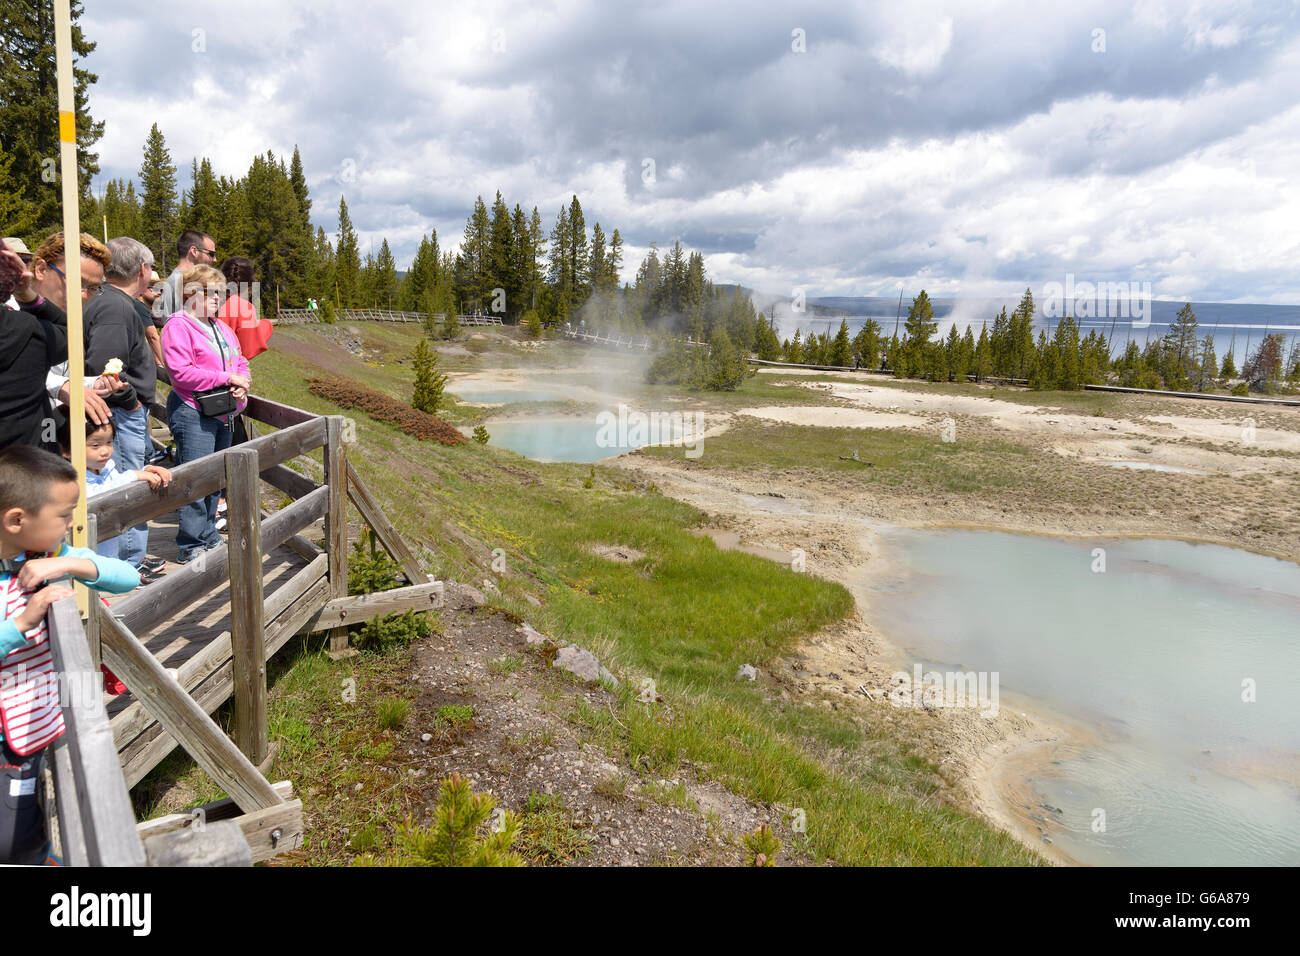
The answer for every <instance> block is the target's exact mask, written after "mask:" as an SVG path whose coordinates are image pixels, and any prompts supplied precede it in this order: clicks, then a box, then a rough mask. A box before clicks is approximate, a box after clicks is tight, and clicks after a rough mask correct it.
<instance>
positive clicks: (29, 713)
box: [0, 445, 140, 864]
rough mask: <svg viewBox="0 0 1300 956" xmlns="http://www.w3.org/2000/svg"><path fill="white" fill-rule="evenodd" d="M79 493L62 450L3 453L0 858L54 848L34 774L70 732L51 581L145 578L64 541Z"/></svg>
mask: <svg viewBox="0 0 1300 956" xmlns="http://www.w3.org/2000/svg"><path fill="white" fill-rule="evenodd" d="M77 497H78V489H77V471H76V469H75V468H73V467H72V465H71V463H69V462H67V461H65V460H64V459H62V458H60V457H59V456H58V455H52V454H50V453H49V452H47V451H42V450H41V449H39V448H33V447H31V446H29V445H11V446H10V447H8V448H6V449H5V450H4V451H0V594H3V611H2V612H0V614H2V615H3V616H2V617H0V732H2V734H3V736H2V738H0V863H24V864H40V863H43V862H45V860H46V858H47V855H48V852H49V843H48V841H47V838H46V835H45V814H44V812H43V809H42V807H41V800H40V795H39V794H38V793H37V784H38V774H39V771H40V764H41V757H42V754H43V752H44V750H45V748H46V747H47V746H49V745H50V743H52V742H53V741H54V740H56V739H57V738H58V737H59V736H60V735H61V734H62V733H63V729H64V728H63V712H62V710H61V709H60V707H59V693H58V681H57V675H56V674H55V673H54V662H53V660H52V658H51V656H50V645H49V641H48V635H47V633H46V626H45V614H46V612H47V611H48V610H49V608H50V605H51V604H53V603H54V602H55V601H58V600H59V599H61V598H65V597H71V596H72V589H71V588H70V587H67V586H66V585H64V584H58V583H55V582H57V581H58V580H59V579H62V578H66V577H69V576H71V577H73V578H76V579H77V580H79V581H82V582H83V583H85V584H86V585H87V586H89V587H91V588H94V589H95V590H98V591H108V592H109V593H112V594H121V593H123V592H126V591H131V590H133V589H134V588H136V587H137V586H138V585H139V583H140V576H139V574H138V573H136V570H135V569H134V568H132V567H131V565H129V564H127V563H126V562H125V561H120V560H118V559H117V558H106V557H104V556H102V555H98V554H95V552H93V551H91V550H90V549H89V548H71V547H69V546H68V545H67V544H66V543H64V541H63V538H64V536H65V535H66V534H67V533H68V531H70V530H71V528H72V511H73V508H75V507H76V504H77Z"/></svg>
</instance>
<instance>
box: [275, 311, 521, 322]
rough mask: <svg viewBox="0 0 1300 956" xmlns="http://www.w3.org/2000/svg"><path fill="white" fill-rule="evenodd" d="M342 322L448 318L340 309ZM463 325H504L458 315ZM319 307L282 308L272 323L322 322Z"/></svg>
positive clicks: (490, 317)
mask: <svg viewBox="0 0 1300 956" xmlns="http://www.w3.org/2000/svg"><path fill="white" fill-rule="evenodd" d="M335 315H336V316H337V317H338V321H340V322H415V323H419V324H423V323H424V322H426V321H427V320H428V319H429V318H431V317H432V319H433V321H434V322H435V323H437V324H438V325H439V326H441V325H442V323H443V322H444V321H445V320H446V318H447V317H446V315H445V314H444V313H442V312H435V313H432V316H431V315H430V313H427V312H396V311H393V310H391V309H340V310H339V311H338V312H336V313H335ZM456 319H457V320H458V321H459V322H460V324H461V325H471V326H484V325H502V324H503V323H502V321H501V317H500V316H497V315H458V316H456ZM320 321H321V318H320V310H319V309H281V310H280V311H279V313H277V314H276V315H275V316H272V318H271V324H272V325H304V324H308V323H315V322H320Z"/></svg>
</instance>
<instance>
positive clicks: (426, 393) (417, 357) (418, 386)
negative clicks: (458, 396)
mask: <svg viewBox="0 0 1300 956" xmlns="http://www.w3.org/2000/svg"><path fill="white" fill-rule="evenodd" d="M411 362H412V364H413V365H414V367H415V391H414V394H412V396H411V407H412V408H415V409H418V410H419V411H422V412H428V413H429V414H430V415H436V414H437V413H438V406H439V405H441V404H442V393H443V389H444V388H446V387H447V376H446V375H443V374H442V373H441V372H439V371H438V368H437V366H438V353H437V352H435V351H434V350H433V349H431V348H429V344H428V343H427V342H426V341H425V340H424V339H420V342H419V344H418V345H416V346H415V351H414V352H413V353H412V354H411Z"/></svg>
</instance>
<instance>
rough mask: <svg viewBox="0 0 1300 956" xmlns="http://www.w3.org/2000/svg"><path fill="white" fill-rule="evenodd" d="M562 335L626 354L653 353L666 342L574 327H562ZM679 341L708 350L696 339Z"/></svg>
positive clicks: (706, 346) (639, 336)
mask: <svg viewBox="0 0 1300 956" xmlns="http://www.w3.org/2000/svg"><path fill="white" fill-rule="evenodd" d="M560 335H561V336H563V337H564V338H566V339H570V340H572V341H575V342H583V343H585V344H587V345H600V346H604V347H605V348H611V349H621V350H622V351H625V352H651V351H654V350H656V349H659V348H662V347H663V345H664V342H665V340H662V339H659V340H656V339H651V338H647V337H646V336H644V335H622V334H618V333H614V334H611V333H608V332H588V331H586V330H585V329H577V328H573V327H572V326H561V327H560ZM677 341H679V342H681V343H683V344H684V345H688V346H690V347H691V348H703V349H707V348H708V347H709V344H708V343H707V342H697V341H695V340H694V339H691V338H686V339H678V340H677Z"/></svg>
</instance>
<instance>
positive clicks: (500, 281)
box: [483, 190, 521, 321]
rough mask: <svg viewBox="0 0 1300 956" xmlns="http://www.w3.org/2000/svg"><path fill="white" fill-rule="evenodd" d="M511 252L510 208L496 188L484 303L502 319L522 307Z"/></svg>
mask: <svg viewBox="0 0 1300 956" xmlns="http://www.w3.org/2000/svg"><path fill="white" fill-rule="evenodd" d="M513 252H514V229H513V227H512V225H511V219H510V210H509V208H507V206H506V203H505V200H504V199H502V198H501V191H500V190H497V197H496V200H495V201H494V202H493V203H492V223H491V226H490V227H489V241H488V255H487V274H486V276H485V277H484V281H483V284H484V290H483V295H484V303H483V304H484V306H485V308H486V309H487V310H490V311H492V312H494V313H497V314H499V316H500V318H501V319H502V320H503V321H504V320H505V319H507V318H515V317H517V316H518V315H519V314H520V311H521V310H520V309H519V305H520V304H521V303H520V302H519V301H518V296H519V287H518V280H517V279H516V277H515V270H514V255H513ZM497 289H500V290H501V292H502V295H501V296H498V295H497V292H496V290H497ZM498 310H500V311H499V312H498Z"/></svg>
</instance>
